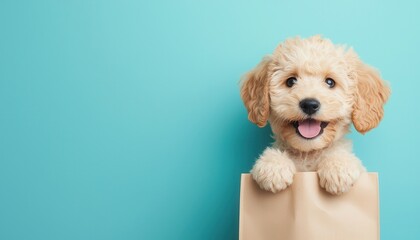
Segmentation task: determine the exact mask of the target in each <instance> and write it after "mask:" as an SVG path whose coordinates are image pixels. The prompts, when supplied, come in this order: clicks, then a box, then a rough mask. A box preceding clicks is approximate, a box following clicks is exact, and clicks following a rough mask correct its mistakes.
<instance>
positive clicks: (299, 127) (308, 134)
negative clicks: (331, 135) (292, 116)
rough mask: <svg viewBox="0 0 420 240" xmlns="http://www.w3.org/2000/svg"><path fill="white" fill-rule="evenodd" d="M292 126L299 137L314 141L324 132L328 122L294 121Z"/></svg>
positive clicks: (310, 119) (309, 119) (313, 120)
mask: <svg viewBox="0 0 420 240" xmlns="http://www.w3.org/2000/svg"><path fill="white" fill-rule="evenodd" d="M292 124H293V127H295V129H296V133H297V134H298V135H299V136H301V137H303V138H305V139H314V138H316V137H318V136H319V135H321V134H322V133H323V132H324V128H325V127H326V126H327V125H328V122H322V121H318V120H315V119H313V118H308V119H305V120H303V121H294V122H293V123H292Z"/></svg>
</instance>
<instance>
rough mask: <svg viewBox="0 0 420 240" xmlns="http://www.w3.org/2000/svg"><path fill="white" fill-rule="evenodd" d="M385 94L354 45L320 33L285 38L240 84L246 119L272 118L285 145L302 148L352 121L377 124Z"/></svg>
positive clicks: (337, 133) (336, 134) (322, 143)
mask: <svg viewBox="0 0 420 240" xmlns="http://www.w3.org/2000/svg"><path fill="white" fill-rule="evenodd" d="M389 94H390V90H389V88H388V87H387V86H386V84H385V83H384V82H383V81H382V80H381V78H380V76H379V73H378V72H376V71H375V70H374V69H372V68H371V67H369V66H367V65H365V64H364V63H362V62H361V61H360V59H359V58H358V56H357V55H356V53H355V52H354V51H353V50H352V49H346V47H344V46H335V45H333V44H332V43H331V42H330V41H329V40H327V39H322V38H321V37H319V36H314V37H311V38H308V39H300V38H294V39H289V40H286V41H285V42H284V43H282V44H280V45H279V46H278V47H277V49H276V50H275V51H274V53H273V54H272V55H270V56H267V57H265V58H264V59H263V60H262V61H261V63H260V64H259V65H258V66H257V67H256V68H255V69H253V70H252V71H250V72H249V73H247V74H246V75H245V77H244V79H243V82H242V86H241V97H242V100H243V101H244V103H245V106H246V108H247V110H248V118H249V120H250V121H252V122H253V123H255V124H257V125H258V126H259V127H263V126H265V124H266V122H267V121H270V124H271V127H272V129H273V132H274V133H275V134H276V137H278V138H280V140H281V141H282V143H283V144H285V146H286V147H290V148H293V149H295V150H298V151H304V152H308V151H312V150H319V149H322V148H325V147H328V146H329V145H330V144H331V143H332V142H334V141H335V140H337V139H339V138H341V137H342V136H343V135H344V134H345V133H347V131H348V128H349V125H350V123H351V122H353V124H354V126H355V128H356V129H357V130H358V131H359V132H361V133H365V132H367V131H369V130H370V129H372V128H374V127H376V126H377V125H378V124H379V121H380V120H381V119H382V116H383V104H384V103H385V102H386V100H387V99H388V96H389Z"/></svg>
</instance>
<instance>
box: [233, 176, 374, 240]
mask: <svg viewBox="0 0 420 240" xmlns="http://www.w3.org/2000/svg"><path fill="white" fill-rule="evenodd" d="M378 200H379V194H378V175H377V173H364V174H362V175H361V176H360V178H359V179H358V180H357V182H356V183H355V185H354V186H353V187H352V189H351V190H350V191H349V192H347V193H344V194H342V195H339V196H334V195H331V194H329V193H327V192H325V190H324V189H322V188H321V187H320V186H319V183H318V176H317V173H315V172H299V173H296V174H295V177H294V180H293V183H292V185H291V186H289V187H288V188H287V189H285V190H283V191H281V192H279V193H276V194H273V193H271V192H267V191H264V190H261V189H260V188H259V186H258V185H257V183H256V182H255V181H254V180H253V179H252V176H251V175H250V174H242V178H241V198H240V201H241V203H240V220H239V239H240V240H378V239H379V206H378V205H379V201H378Z"/></svg>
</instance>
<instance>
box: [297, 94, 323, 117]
mask: <svg viewBox="0 0 420 240" xmlns="http://www.w3.org/2000/svg"><path fill="white" fill-rule="evenodd" d="M299 106H300V108H301V109H302V111H303V112H304V113H306V114H308V115H312V114H314V113H316V112H317V111H318V110H319V108H320V107H321V103H319V101H318V100H316V99H313V98H305V99H303V100H302V101H300V103H299Z"/></svg>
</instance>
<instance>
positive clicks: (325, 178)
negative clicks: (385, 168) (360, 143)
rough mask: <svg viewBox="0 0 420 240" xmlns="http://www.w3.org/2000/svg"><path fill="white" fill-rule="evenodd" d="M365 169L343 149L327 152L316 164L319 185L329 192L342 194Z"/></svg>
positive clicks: (353, 156)
mask: <svg viewBox="0 0 420 240" xmlns="http://www.w3.org/2000/svg"><path fill="white" fill-rule="evenodd" d="M365 171H366V169H365V168H364V167H363V165H362V163H361V162H360V160H359V159H358V158H357V157H356V156H355V155H354V154H353V153H352V152H351V151H347V150H344V149H341V150H336V151H332V152H328V153H326V154H325V155H324V156H323V159H322V160H321V162H320V163H319V164H318V176H319V181H320V185H321V187H323V188H325V190H326V191H327V192H329V193H331V194H336V195H338V194H342V193H345V192H347V191H348V190H350V188H351V187H352V186H353V184H354V183H355V182H356V180H357V179H358V178H359V176H360V174H361V173H362V172H365Z"/></svg>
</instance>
